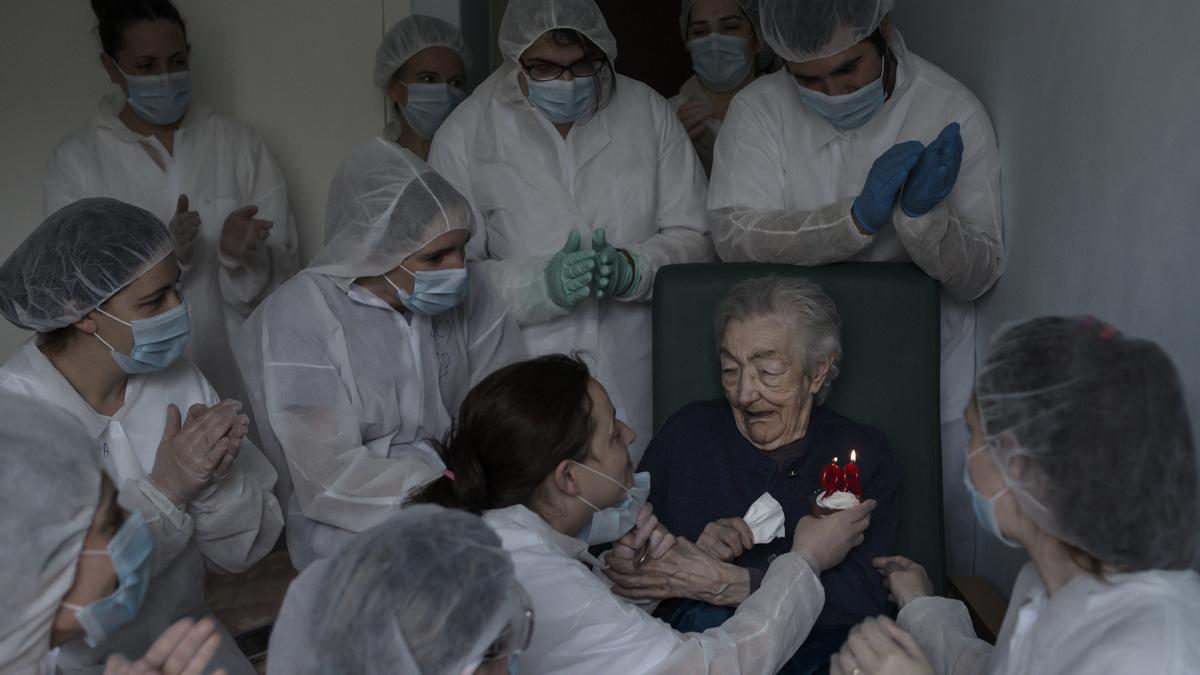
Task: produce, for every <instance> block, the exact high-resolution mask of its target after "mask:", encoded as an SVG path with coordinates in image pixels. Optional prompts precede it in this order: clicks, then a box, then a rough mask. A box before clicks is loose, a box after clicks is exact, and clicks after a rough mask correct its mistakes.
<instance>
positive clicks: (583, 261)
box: [563, 251, 596, 277]
mask: <svg viewBox="0 0 1200 675" xmlns="http://www.w3.org/2000/svg"><path fill="white" fill-rule="evenodd" d="M588 253H591V251H588ZM576 256H577V254H572V255H569V256H567V258H566V260H565V261H564V263H565V267H564V269H563V271H564V272H566V274H567V276H569V277H582V276H584V275H587V276H589V277H590V276H591V274H590V273H591V272H592V270H594V269H596V260H595V259H594V258H593V257H592V256H579V257H576Z"/></svg>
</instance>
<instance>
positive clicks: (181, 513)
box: [117, 477, 194, 574]
mask: <svg viewBox="0 0 1200 675" xmlns="http://www.w3.org/2000/svg"><path fill="white" fill-rule="evenodd" d="M117 502H118V503H119V504H120V505H121V507H122V508H124V509H125V510H127V511H136V512H138V513H140V514H142V518H143V519H145V521H146V525H147V527H149V528H150V534H151V535H152V536H153V537H154V560H153V562H152V563H151V568H150V571H151V574H158V573H159V572H161V571H163V570H164V569H166V568H167V567H168V566H170V564H171V563H172V562H174V561H175V558H176V557H178V556H179V554H180V553H181V552H182V551H183V549H184V548H185V547H186V546H187V543H188V542H189V541H191V539H192V533H193V531H194V522H193V520H192V517H191V515H190V514H188V512H187V511H185V510H183V509H180V508H179V507H177V506H175V504H174V503H172V502H171V500H170V499H169V498H168V497H167V496H166V495H164V494H163V493H162V492H161V491H159V489H158V488H157V487H155V486H154V484H153V483H151V482H150V478H149V477H145V478H137V479H132V478H131V479H129V480H126V481H125V484H124V485H122V486H121V490H120V494H119V496H118V499H117Z"/></svg>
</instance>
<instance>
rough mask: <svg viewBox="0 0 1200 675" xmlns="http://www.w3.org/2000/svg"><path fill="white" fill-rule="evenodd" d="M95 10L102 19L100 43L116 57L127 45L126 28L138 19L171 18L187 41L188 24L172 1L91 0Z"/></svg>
mask: <svg viewBox="0 0 1200 675" xmlns="http://www.w3.org/2000/svg"><path fill="white" fill-rule="evenodd" d="M92 13H94V14H95V15H96V20H97V21H98V22H99V23H97V25H96V33H97V34H99V36H100V46H101V47H102V48H103V49H104V53H105V54H108V55H109V56H111V57H112V58H114V59H115V58H117V52H119V51H121V50H122V49H123V48H124V47H125V31H126V30H128V29H129V27H130V26H132V25H133V24H135V23H137V22H139V21H160V20H161V21H170V22H172V23H174V24H175V25H177V26H179V30H181V31H183V40H184V42H187V26H186V25H185V24H184V23H183V17H182V16H180V15H179V10H178V9H177V8H176V7H175V5H174V4H172V3H171V0H92Z"/></svg>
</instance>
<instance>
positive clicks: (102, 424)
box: [0, 337, 283, 675]
mask: <svg viewBox="0 0 1200 675" xmlns="http://www.w3.org/2000/svg"><path fill="white" fill-rule="evenodd" d="M36 341H37V338H36V337H34V338H31V339H29V340H28V341H26V342H25V343H24V344H23V345H22V346H21V347H20V348H18V349H17V351H16V353H14V354H13V355H12V357H10V358H9V360H8V362H7V363H5V364H4V366H3V368H0V390H3V391H7V392H13V393H17V394H21V395H24V396H28V397H31V398H34V399H37V400H40V401H43V402H45V404H46V405H54V406H58V407H60V408H62V409H63V410H64V411H66V412H67V414H69V415H71V416H72V417H75V418H76V419H78V420H79V421H80V423H82V425H83V426H84V428H85V429H86V430H87V431H88V433H89V435H90V436H91V437H92V438H94V439H95V445H94V451H95V452H96V453H98V454H99V456H100V459H101V462H102V463H103V465H104V470H105V471H106V472H107V473H108V475H109V476H110V477H111V478H112V479H113V482H114V484H116V486H117V488H118V490H120V497H119V500H118V501H119V503H120V504H121V506H123V507H124V508H126V509H129V510H131V511H138V512H139V513H141V514H142V516H143V517H144V518H145V519H146V524H147V525H149V527H150V532H151V533H152V534H153V535H154V558H153V563H152V568H151V572H152V574H153V577H152V580H151V582H150V584H151V585H150V591H149V592H148V593H147V594H146V599H145V601H144V603H143V605H142V611H141V612H140V613H139V614H138V617H137V618H136V619H134V621H133V622H131V623H129V624H126V625H125V626H124V627H123V628H121V629H120V630H119V631H117V632H116V633H114V634H113V635H111V636H110V637H109V639H108V640H106V641H105V642H104V643H102V644H101V645H100V646H98V647H96V648H94V649H93V648H89V647H88V646H87V645H86V644H84V642H83V640H82V639H78V640H74V641H72V642H69V643H67V644H66V645H64V646H63V647H62V649H61V650H59V655H58V667H59V668H60V669H61V670H62V671H63V672H65V673H84V672H96V673H99V672H101V671H102V670H103V665H104V660H105V659H106V658H107V657H108V655H109V654H112V653H121V654H125V655H127V656H130V658H131V659H132V658H137V657H140V656H141V655H142V654H144V653H145V652H146V650H147V649H149V647H150V645H151V644H153V642H154V640H155V639H157V638H158V636H159V635H160V634H161V633H162V632H163V631H164V630H166V629H167V627H169V626H170V625H171V623H173V622H174V621H175V620H176V619H179V618H182V617H184V616H189V615H190V616H195V615H198V614H204V613H207V611H208V610H207V609H206V608H205V606H204V574H205V568H206V566H207V567H210V568H212V569H214V570H217V571H219V572H225V573H236V572H241V571H244V570H246V569H247V568H249V567H250V566H251V565H253V564H254V563H255V562H257V561H258V560H260V559H261V558H262V557H263V556H265V555H266V554H267V553H269V552H270V551H271V548H272V547H273V546H274V545H275V542H276V540H277V539H278V538H279V532H280V530H281V529H282V528H283V517H282V514H281V513H280V509H279V504H278V503H277V502H276V501H275V497H274V495H273V494H272V492H271V490H272V488H273V487H274V484H275V471H274V470H273V469H272V468H271V465H270V464H269V463H268V462H267V461H266V459H265V458H263V456H262V454H261V453H260V452H259V451H258V448H256V447H254V445H253V444H251V443H250V441H249V439H247V440H246V441H244V442H243V443H242V449H241V451H240V452H239V454H238V457H237V461H236V462H235V463H234V468H233V470H232V471H231V472H230V474H229V475H228V476H226V477H225V478H224V479H223V480H222V481H220V482H218V483H214V484H213V485H211V486H209V487H207V488H205V489H204V490H202V491H200V493H198V494H197V495H196V497H195V498H194V499H193V500H192V501H191V503H190V504H189V505H188V507H187V509H186V510H179V509H178V508H176V507H175V505H174V504H173V503H172V502H171V500H170V499H168V498H167V497H166V496H165V495H163V494H162V493H161V492H159V491H158V489H157V488H155V487H154V486H153V485H152V484H151V483H150V478H149V476H150V469H151V468H152V467H153V466H154V457H155V455H156V454H157V451H158V445H159V443H160V442H161V440H162V435H163V428H164V426H165V424H166V419H167V405H168V404H170V403H174V404H175V405H176V406H178V407H179V410H180V412H182V413H183V415H184V416H186V415H187V410H188V408H189V407H191V406H192V405H193V404H195V403H203V404H204V405H209V406H211V405H216V404H217V403H219V402H220V401H221V399H220V397H218V396H217V394H216V392H215V391H213V388H212V387H211V386H209V384H208V382H207V381H206V380H205V379H204V376H203V375H201V374H200V371H199V370H197V369H196V367H195V366H193V365H192V364H191V362H189V361H188V360H187V359H183V358H181V359H179V360H178V361H176V362H175V363H174V364H173V365H172V366H170V367H169V368H167V369H165V370H162V371H159V372H154V373H146V374H142V375H130V376H129V379H128V383H127V384H126V386H125V405H124V406H122V408H121V409H120V410H119V411H118V412H117V414H115V415H113V416H112V417H108V416H106V415H100V414H98V413H96V411H95V410H93V409H92V408H91V406H89V405H88V404H87V402H86V401H84V400H83V398H82V397H80V396H79V394H78V393H77V392H76V391H75V389H74V388H73V387H72V386H71V384H70V382H68V381H67V379H66V378H65V377H63V375H62V373H60V372H59V371H58V369H57V368H55V367H54V365H53V364H52V363H51V362H50V360H49V359H48V358H46V356H45V354H43V353H42V352H41V350H39V349H38V347H37V344H36ZM220 630H221V631H222V633H223V635H222V644H221V649H220V651H218V653H217V657H216V659H215V660H214V664H216V665H218V666H221V667H224V668H226V669H227V670H228V671H229V673H230V675H233V674H234V673H247V672H248V673H253V672H254V670H253V668H251V666H250V663H249V661H247V660H246V658H245V657H244V656H242V654H241V652H239V651H238V649H237V646H236V645H235V644H234V643H233V640H232V638H231V637H229V635H228V633H227V632H225V631H224V628H223V627H221V628H220Z"/></svg>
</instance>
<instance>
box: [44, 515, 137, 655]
mask: <svg viewBox="0 0 1200 675" xmlns="http://www.w3.org/2000/svg"><path fill="white" fill-rule="evenodd" d="M153 554H154V539H153V537H151V535H150V528H148V527H146V521H145V520H143V519H142V516H141V514H139V513H137V512H136V511H134V512H131V513H130V514H129V517H128V518H126V519H125V522H124V523H123V524H122V525H121V529H119V530H117V535H116V536H115V537H113V538H112V541H110V542H108V546H107V547H106V549H105V550H103V551H83V552H82V555H107V556H108V557H110V558H112V562H113V568H114V569H115V570H116V573H117V584H118V586H117V590H115V591H113V593H112V595H108V596H105V597H103V598H100V599H99V600H97V601H96V602H93V603H92V604H90V605H88V606H87V607H80V606H79V605H73V604H71V603H68V602H64V603H63V607H66V608H67V609H71V610H74V611H75V618H76V620H78V621H79V625H80V626H82V627H83V631H84V641H85V642H87V644H88V646H89V647H95V646H97V645H99V644H100V643H102V642H104V641H105V640H107V639H108V638H109V636H111V635H112V634H113V633H114V632H116V631H117V630H118V629H119V628H121V627H122V626H124V625H125V624H127V623H129V622H130V621H133V619H134V617H136V616H137V614H138V612H140V611H141V609H142V601H143V600H145V598H146V589H147V588H148V587H149V586H150V558H151V557H152V555H153Z"/></svg>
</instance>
